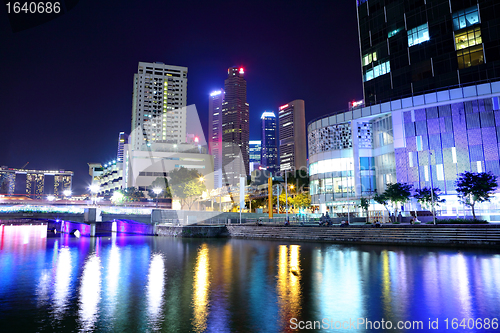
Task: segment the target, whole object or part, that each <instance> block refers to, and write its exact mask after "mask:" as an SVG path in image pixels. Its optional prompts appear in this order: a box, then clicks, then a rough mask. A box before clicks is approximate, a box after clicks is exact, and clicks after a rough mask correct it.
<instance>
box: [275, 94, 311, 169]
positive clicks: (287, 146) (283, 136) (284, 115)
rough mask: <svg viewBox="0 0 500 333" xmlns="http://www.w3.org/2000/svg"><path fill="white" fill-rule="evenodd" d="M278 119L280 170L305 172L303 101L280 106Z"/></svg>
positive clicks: (305, 148)
mask: <svg viewBox="0 0 500 333" xmlns="http://www.w3.org/2000/svg"><path fill="white" fill-rule="evenodd" d="M278 117H279V141H278V142H279V157H280V158H279V161H280V170H281V171H287V170H291V171H294V170H304V171H307V146H306V116H305V106H304V101H303V100H301V99H297V100H295V101H292V102H289V103H288V104H285V105H282V106H280V107H279V113H278Z"/></svg>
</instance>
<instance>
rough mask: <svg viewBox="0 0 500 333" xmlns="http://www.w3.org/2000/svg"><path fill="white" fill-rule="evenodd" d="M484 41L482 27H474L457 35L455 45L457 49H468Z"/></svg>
mask: <svg viewBox="0 0 500 333" xmlns="http://www.w3.org/2000/svg"><path fill="white" fill-rule="evenodd" d="M482 42H483V40H482V38H481V28H480V27H476V28H472V29H469V30H467V31H464V32H461V33H457V34H456V35H455V46H456V49H457V50H461V49H466V48H468V47H471V46H474V45H477V44H481V43H482Z"/></svg>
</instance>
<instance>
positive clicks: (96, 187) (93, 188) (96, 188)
mask: <svg viewBox="0 0 500 333" xmlns="http://www.w3.org/2000/svg"><path fill="white" fill-rule="evenodd" d="M89 190H90V193H92V194H93V196H94V204H96V203H97V192H99V185H98V184H92V185H90V186H89Z"/></svg>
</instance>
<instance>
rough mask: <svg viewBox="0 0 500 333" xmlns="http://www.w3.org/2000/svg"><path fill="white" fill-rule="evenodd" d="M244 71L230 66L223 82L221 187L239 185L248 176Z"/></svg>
mask: <svg viewBox="0 0 500 333" xmlns="http://www.w3.org/2000/svg"><path fill="white" fill-rule="evenodd" d="M244 75H245V72H244V70H243V68H237V67H231V68H229V69H228V70H227V79H226V80H225V81H224V91H225V97H224V103H223V105H222V165H223V168H224V181H223V184H230V185H238V184H239V182H240V176H246V175H248V170H249V168H248V141H249V136H250V133H249V129H250V128H249V105H248V103H247V81H246V80H245V77H244Z"/></svg>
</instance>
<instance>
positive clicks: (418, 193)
mask: <svg viewBox="0 0 500 333" xmlns="http://www.w3.org/2000/svg"><path fill="white" fill-rule="evenodd" d="M441 194H442V193H441V190H440V189H439V188H437V187H435V188H433V189H432V192H431V189H430V188H429V187H424V188H422V189H420V188H417V189H416V190H415V194H414V195H413V197H414V198H415V199H417V201H418V202H420V204H421V205H422V206H424V207H425V208H427V209H430V210H431V211H432V216H434V215H435V214H436V213H435V211H436V206H439V205H440V204H442V203H443V202H446V199H442V198H441ZM433 199H434V200H433Z"/></svg>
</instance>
